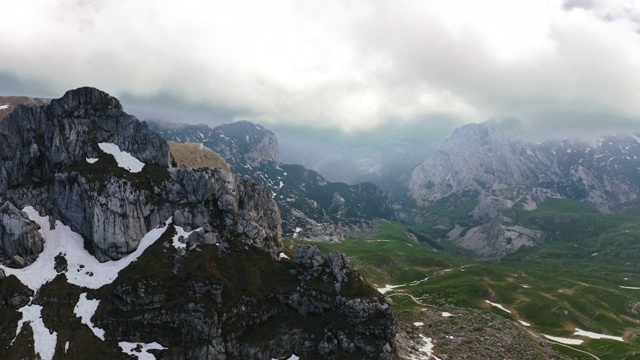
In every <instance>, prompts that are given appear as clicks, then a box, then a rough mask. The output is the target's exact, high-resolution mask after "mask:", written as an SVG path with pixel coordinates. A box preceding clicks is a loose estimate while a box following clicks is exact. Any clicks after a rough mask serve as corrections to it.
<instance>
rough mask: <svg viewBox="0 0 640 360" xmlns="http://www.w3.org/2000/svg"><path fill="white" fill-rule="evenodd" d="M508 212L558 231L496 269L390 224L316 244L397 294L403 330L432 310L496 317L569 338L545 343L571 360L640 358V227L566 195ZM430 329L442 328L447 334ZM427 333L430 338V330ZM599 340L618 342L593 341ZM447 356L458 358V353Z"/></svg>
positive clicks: (639, 223) (396, 307) (388, 292)
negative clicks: (346, 258)
mask: <svg viewBox="0 0 640 360" xmlns="http://www.w3.org/2000/svg"><path fill="white" fill-rule="evenodd" d="M514 208H515V207H514ZM508 215H509V216H510V217H512V218H517V219H518V221H519V222H523V223H528V225H529V226H535V227H536V228H538V229H541V230H543V231H544V232H545V233H546V234H551V235H548V236H547V238H546V239H545V243H544V245H542V246H540V247H536V248H527V249H521V250H520V251H518V252H516V253H514V254H511V255H509V256H507V257H505V258H503V259H502V260H501V261H500V262H495V263H488V262H478V261H474V260H472V259H471V258H468V257H461V256H459V254H456V255H455V256H454V255H452V254H451V253H452V251H449V250H447V249H448V248H449V246H443V247H444V250H438V249H435V248H434V247H433V246H431V245H430V244H429V243H428V242H421V241H416V240H414V239H415V237H414V236H411V235H410V234H409V232H408V230H409V229H407V228H406V227H405V226H403V225H401V224H398V223H391V222H386V221H381V222H379V225H380V228H381V230H380V231H379V232H377V233H374V234H368V235H359V236H353V237H350V238H348V239H347V240H346V241H344V242H342V243H313V244H314V245H316V246H318V248H320V250H321V251H322V252H329V251H341V252H344V253H346V254H347V255H348V256H349V258H350V261H351V263H352V265H354V266H355V267H356V268H357V269H358V270H359V271H360V273H361V274H363V276H364V277H365V278H367V279H368V281H370V282H371V283H373V284H375V285H376V287H377V288H380V289H381V291H383V292H385V294H386V295H387V296H389V297H391V299H392V300H393V306H394V310H395V311H396V314H398V318H399V321H400V326H401V328H411V327H412V326H414V325H413V324H414V323H421V322H422V319H423V318H424V317H425V316H427V315H425V314H431V315H429V316H432V315H433V314H434V313H437V314H439V313H441V312H442V313H446V314H460V315H463V314H464V315H465V316H474V317H478V316H480V315H478V314H483V313H485V312H487V311H489V312H491V313H493V314H494V315H496V316H494V318H496V317H498V318H503V319H507V320H509V321H510V322H511V323H512V324H515V325H516V326H518V327H519V328H520V330H521V333H524V334H529V338H530V339H538V338H537V336H539V335H534V334H545V335H548V336H551V337H556V338H560V339H555V340H553V339H549V338H545V340H546V341H547V342H548V344H549V345H548V346H551V347H553V348H554V349H555V350H556V351H559V352H561V353H563V354H565V355H567V356H569V357H570V358H578V359H583V358H584V359H593V358H599V359H640V272H639V271H638V268H639V267H640V221H639V220H638V219H637V218H634V217H632V216H625V215H603V214H600V213H598V212H595V211H592V210H591V209H590V208H588V207H587V206H585V205H582V204H581V203H577V202H573V201H569V200H561V199H549V200H547V201H545V202H544V203H542V204H540V206H539V208H538V209H536V210H534V211H518V212H515V211H513V212H512V213H510V214H508ZM412 231H414V232H418V233H419V232H420V231H419V229H412ZM288 242H289V244H295V243H299V241H298V240H295V239H289V240H288ZM441 245H446V244H443V242H441ZM477 311H480V312H479V313H478V312H477ZM452 319H453V317H452ZM459 320H460V319H457V320H456V321H459ZM427 325H429V324H427ZM431 325H433V327H430V328H431V329H433V331H435V329H440V328H439V327H438V326H436V325H437V324H436V323H431ZM451 326H452V327H453V326H454V325H453V323H452V324H451ZM457 326H462V325H460V324H458V325H457ZM502 326H505V325H502ZM438 331H442V329H440V330H438ZM448 331H450V332H452V333H453V332H455V328H450V329H448ZM576 331H583V333H582V335H575V333H576ZM423 332H424V333H425V335H426V336H429V328H427V327H426V325H425V329H424V330H423ZM585 332H586V333H585ZM585 334H586V335H585ZM597 334H601V335H607V336H608V337H609V338H604V339H594V338H592V337H595V336H597ZM433 335H435V334H433ZM452 338H453V336H452ZM563 339H564V340H563ZM580 340H581V343H580V344H577V343H578V342H580ZM621 340H622V341H621ZM538 341H540V340H538ZM563 342H564V343H563ZM441 343H442V342H441ZM443 345H446V344H443ZM461 346H462V345H461ZM434 349H435V352H434V354H436V355H437V354H439V353H440V354H441V353H443V352H444V350H445V349H442V348H439V344H438V343H437V342H436V344H435V346H434ZM446 350H447V351H448V355H449V356H453V355H454V354H455V351H456V350H455V348H454V347H451V348H448V349H446ZM545 356H546V355H545V354H542V353H540V354H538V355H536V356H534V357H533V358H545Z"/></svg>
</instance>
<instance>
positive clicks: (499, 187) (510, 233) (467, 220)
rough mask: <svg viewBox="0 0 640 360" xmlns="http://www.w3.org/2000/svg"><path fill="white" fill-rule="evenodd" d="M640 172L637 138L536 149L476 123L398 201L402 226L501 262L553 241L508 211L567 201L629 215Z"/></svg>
mask: <svg viewBox="0 0 640 360" xmlns="http://www.w3.org/2000/svg"><path fill="white" fill-rule="evenodd" d="M639 169H640V138H638V137H636V136H635V135H633V134H627V135H617V136H607V137H603V138H601V139H599V140H598V141H597V142H595V143H588V142H585V141H581V140H575V139H564V140H545V141H542V142H539V143H533V142H531V141H527V140H524V139H522V138H521V137H519V136H518V135H517V134H514V133H513V132H512V131H511V130H508V129H505V128H503V127H500V126H498V125H492V124H479V125H475V124H473V125H466V126H463V127H462V128H460V129H457V130H456V131H454V132H453V134H452V135H451V136H450V137H449V138H448V139H446V140H445V141H443V142H442V144H441V145H440V146H439V147H438V149H437V151H435V152H433V153H432V154H431V155H429V156H428V157H427V158H426V159H425V160H424V161H423V162H422V164H420V165H419V166H417V167H416V168H415V169H413V170H412V171H411V172H410V173H408V174H407V175H405V177H404V178H403V180H402V181H401V182H400V184H399V185H398V186H397V187H396V188H395V189H394V190H393V193H392V194H391V197H392V199H393V204H394V205H393V206H394V209H395V210H396V214H397V215H398V216H399V218H401V219H402V220H404V221H406V222H408V223H412V224H423V227H424V228H431V229H432V230H431V234H432V236H433V237H436V238H439V239H441V240H448V241H451V242H453V243H454V244H456V245H458V246H461V247H463V248H466V249H469V250H472V251H474V252H475V253H476V255H477V256H479V257H481V258H485V259H497V258H500V257H501V256H503V255H505V254H507V253H511V252H514V251H516V250H517V249H518V248H520V247H522V246H536V245H537V244H540V243H541V242H542V241H543V239H544V237H545V236H546V235H549V234H545V233H543V232H542V231H540V230H539V229H537V228H535V227H531V226H529V227H528V228H527V227H524V226H523V225H522V224H520V223H518V222H517V221H516V220H514V219H513V218H511V217H510V215H509V214H508V213H509V210H511V209H521V210H523V211H531V210H534V209H536V208H537V205H538V204H539V203H540V202H542V201H544V200H545V199H547V198H564V199H571V200H575V201H579V202H583V203H585V204H588V205H589V206H591V207H593V208H595V209H597V210H599V211H601V212H603V213H609V212H617V211H624V210H625V209H627V208H630V207H633V206H636V205H637V203H638V194H639V193H640V171H639ZM424 224H430V225H429V226H424Z"/></svg>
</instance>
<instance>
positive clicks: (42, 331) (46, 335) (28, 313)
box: [11, 305, 58, 360]
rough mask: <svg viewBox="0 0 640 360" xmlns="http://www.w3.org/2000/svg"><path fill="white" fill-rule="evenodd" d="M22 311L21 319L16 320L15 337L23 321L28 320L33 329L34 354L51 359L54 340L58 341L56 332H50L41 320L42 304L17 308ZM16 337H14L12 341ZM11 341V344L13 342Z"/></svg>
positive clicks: (53, 350) (54, 350) (53, 352)
mask: <svg viewBox="0 0 640 360" xmlns="http://www.w3.org/2000/svg"><path fill="white" fill-rule="evenodd" d="M18 311H19V312H20V313H22V319H20V321H19V322H18V328H17V329H16V338H17V337H18V334H20V331H21V330H22V326H23V325H24V323H25V322H27V321H28V322H29V323H30V325H31V329H32V330H33V343H34V348H35V351H36V354H40V358H42V360H52V359H53V355H54V354H55V352H56V342H57V341H58V334H57V333H56V332H55V331H54V332H50V331H49V329H47V327H46V326H45V325H44V322H43V321H42V313H41V312H42V306H40V305H26V306H23V307H22V308H20V309H19V310H18ZM15 340H16V339H15V338H14V339H13V341H15ZM13 341H11V344H13Z"/></svg>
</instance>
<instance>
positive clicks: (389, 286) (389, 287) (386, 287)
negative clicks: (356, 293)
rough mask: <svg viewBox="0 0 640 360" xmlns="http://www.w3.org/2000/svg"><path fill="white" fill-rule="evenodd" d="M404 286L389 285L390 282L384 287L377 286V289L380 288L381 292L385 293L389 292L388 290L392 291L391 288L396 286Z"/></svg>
mask: <svg viewBox="0 0 640 360" xmlns="http://www.w3.org/2000/svg"><path fill="white" fill-rule="evenodd" d="M402 286H404V285H389V284H386V285H385V286H384V287H382V288H376V290H378V291H379V292H380V294H385V293H387V292H389V291H391V290H393V289H395V288H398V287H402Z"/></svg>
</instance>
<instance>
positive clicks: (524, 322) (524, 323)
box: [518, 320, 531, 326]
mask: <svg viewBox="0 0 640 360" xmlns="http://www.w3.org/2000/svg"><path fill="white" fill-rule="evenodd" d="M518 321H519V322H520V324H522V325H524V326H531V324H529V323H528V322H526V321H522V320H518Z"/></svg>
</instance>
